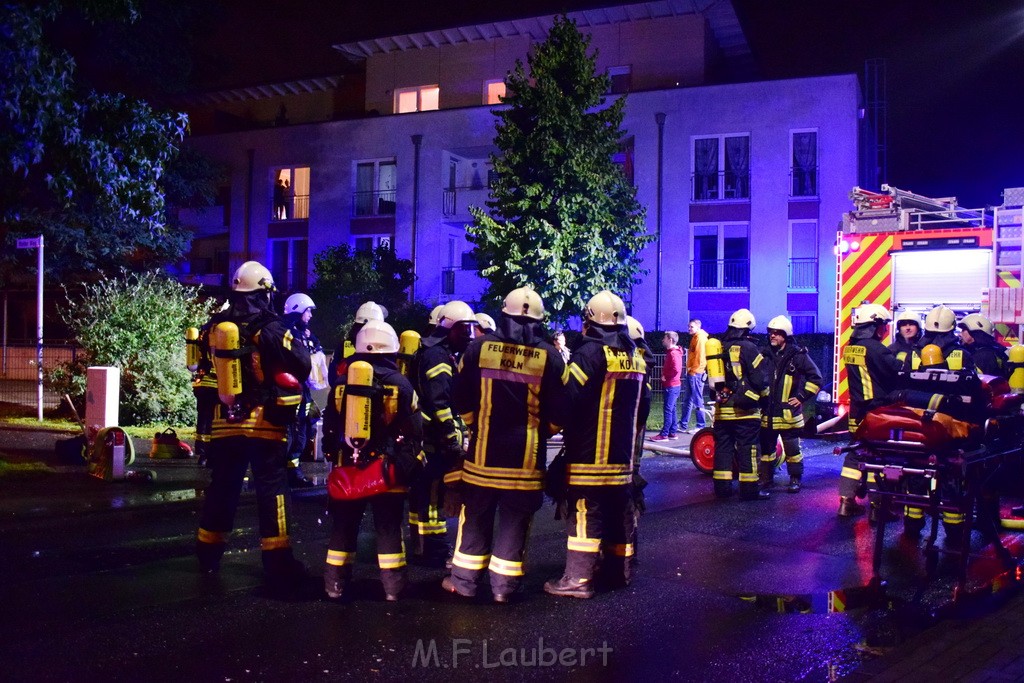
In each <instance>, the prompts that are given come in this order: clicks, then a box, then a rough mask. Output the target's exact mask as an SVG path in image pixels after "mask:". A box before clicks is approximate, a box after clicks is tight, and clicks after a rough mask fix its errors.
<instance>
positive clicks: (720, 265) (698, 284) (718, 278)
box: [690, 259, 750, 289]
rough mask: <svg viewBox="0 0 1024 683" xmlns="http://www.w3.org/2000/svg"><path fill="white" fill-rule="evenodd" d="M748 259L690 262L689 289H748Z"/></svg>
mask: <svg viewBox="0 0 1024 683" xmlns="http://www.w3.org/2000/svg"><path fill="white" fill-rule="evenodd" d="M749 288H750V260H749V259H715V260H694V261H691V262H690V289H749Z"/></svg>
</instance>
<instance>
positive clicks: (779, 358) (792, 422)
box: [761, 340, 821, 429]
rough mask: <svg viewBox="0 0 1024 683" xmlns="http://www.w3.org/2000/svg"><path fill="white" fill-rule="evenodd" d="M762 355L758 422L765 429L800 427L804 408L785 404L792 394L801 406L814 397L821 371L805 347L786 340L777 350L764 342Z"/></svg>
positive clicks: (819, 384) (819, 383)
mask: <svg viewBox="0 0 1024 683" xmlns="http://www.w3.org/2000/svg"><path fill="white" fill-rule="evenodd" d="M761 355H762V356H763V357H764V359H765V364H766V368H765V370H766V374H767V375H768V386H766V387H765V388H764V390H763V391H762V392H761V395H762V399H761V407H762V411H763V412H762V413H761V426H762V427H767V428H769V429H801V428H803V426H804V411H803V409H802V407H801V408H795V407H793V406H791V405H790V404H789V399H791V398H796V399H797V400H799V401H800V403H801V406H802V405H803V404H804V403H806V402H807V401H808V400H810V399H811V398H814V397H815V396H816V395H817V393H818V389H820V388H821V372H820V371H819V370H818V366H817V365H815V363H814V361H813V360H811V357H810V356H809V355H807V348H806V347H804V346H798V345H797V344H795V343H793V342H792V341H791V340H787V342H786V345H785V347H783V348H782V350H781V351H780V350H778V349H777V348H776V347H774V346H771V345H769V346H767V347H766V348H764V349H763V350H762V351H761Z"/></svg>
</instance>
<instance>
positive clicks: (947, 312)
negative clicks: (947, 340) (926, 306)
mask: <svg viewBox="0 0 1024 683" xmlns="http://www.w3.org/2000/svg"><path fill="white" fill-rule="evenodd" d="M954 327H956V313H954V312H953V309H951V308H946V307H945V306H944V305H942V304H939V305H938V306H936V307H935V308H933V309H932V310H930V311H928V315H926V316H925V317H924V329H925V331H927V332H951V331H952V330H953V328H954Z"/></svg>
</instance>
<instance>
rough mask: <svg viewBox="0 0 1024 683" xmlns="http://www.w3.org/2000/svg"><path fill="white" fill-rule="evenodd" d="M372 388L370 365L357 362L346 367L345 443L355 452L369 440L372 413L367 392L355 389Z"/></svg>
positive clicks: (371, 367) (362, 361)
mask: <svg viewBox="0 0 1024 683" xmlns="http://www.w3.org/2000/svg"><path fill="white" fill-rule="evenodd" d="M372 386H373V366H372V365H370V364H369V363H367V362H366V361H364V360H357V361H356V362H354V363H352V364H351V365H349V366H348V382H347V383H346V385H345V393H346V396H345V443H347V444H348V445H349V446H351V447H352V449H353V450H355V451H358V450H360V449H362V448H363V447H364V446H366V443H367V442H368V441H369V440H370V418H371V412H372V411H371V409H372V404H371V401H370V396H369V392H368V391H359V390H358V389H357V387H365V388H369V387H372ZM351 389H356V391H351Z"/></svg>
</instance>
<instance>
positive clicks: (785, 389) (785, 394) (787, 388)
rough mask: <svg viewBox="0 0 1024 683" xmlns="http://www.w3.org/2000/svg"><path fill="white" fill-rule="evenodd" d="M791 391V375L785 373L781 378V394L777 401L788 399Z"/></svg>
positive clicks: (783, 401)
mask: <svg viewBox="0 0 1024 683" xmlns="http://www.w3.org/2000/svg"><path fill="white" fill-rule="evenodd" d="M791 391H793V376H792V375H786V376H785V377H783V379H782V396H780V397H779V401H781V402H782V403H785V402H786V401H788V400H789V396H790V392H791Z"/></svg>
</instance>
